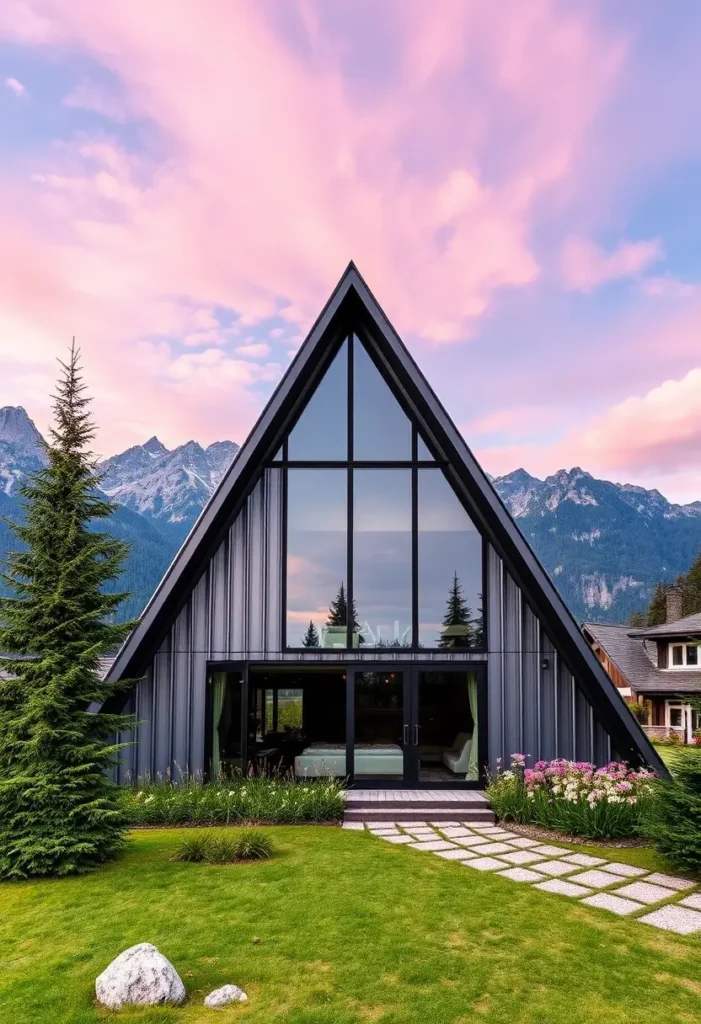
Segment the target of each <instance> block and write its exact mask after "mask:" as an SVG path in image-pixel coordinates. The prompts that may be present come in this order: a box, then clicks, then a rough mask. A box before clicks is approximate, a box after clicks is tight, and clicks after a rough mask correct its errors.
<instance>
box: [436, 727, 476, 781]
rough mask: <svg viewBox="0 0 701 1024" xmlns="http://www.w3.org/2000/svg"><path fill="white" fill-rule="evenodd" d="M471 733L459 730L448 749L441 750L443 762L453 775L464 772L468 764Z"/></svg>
mask: <svg viewBox="0 0 701 1024" xmlns="http://www.w3.org/2000/svg"><path fill="white" fill-rule="evenodd" d="M471 750H472V733H468V732H459V733H458V734H457V736H456V737H455V739H454V740H453V745H452V747H451V749H450V750H444V751H443V764H444V765H445V766H446V768H448V770H449V771H451V772H452V773H453V775H458V774H464V773H466V772H467V770H468V768H469V766H470V751H471Z"/></svg>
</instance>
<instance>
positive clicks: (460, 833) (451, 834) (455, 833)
mask: <svg viewBox="0 0 701 1024" xmlns="http://www.w3.org/2000/svg"><path fill="white" fill-rule="evenodd" d="M437 827H438V828H439V829H440V831H441V832H442V833H443V835H444V836H448V838H449V839H458V838H460V839H462V838H463V837H464V836H471V835H472V834H473V833H472V832H470V830H469V829H466V828H463V827H457V828H453V827H452V826H451V827H449V828H444V827H443V826H441V825H439V826H437ZM475 838H477V837H475ZM480 839H482V836H480Z"/></svg>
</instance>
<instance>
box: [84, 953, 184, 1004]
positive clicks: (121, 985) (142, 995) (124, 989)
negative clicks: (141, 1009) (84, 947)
mask: <svg viewBox="0 0 701 1024" xmlns="http://www.w3.org/2000/svg"><path fill="white" fill-rule="evenodd" d="M95 995H96V996H97V1001H98V1003H102V1005H103V1006H109V1007H110V1009H112V1010H118V1009H119V1008H120V1007H121V1006H159V1005H161V1004H162V1003H182V1002H183V1000H184V999H185V996H186V992H185V986H184V985H183V983H182V981H181V980H180V977H179V975H178V972H177V971H176V970H175V968H174V967H173V965H172V963H171V962H170V960H166V958H165V957H164V956H163V954H162V953H159V952H158V950H157V949H156V947H155V946H152V945H151V943H150V942H140V943H139V944H138V946H131V947H130V948H129V949H125V950H124V952H123V953H120V954H119V956H118V957H117V958H116V959H115V960H113V961H112V963H111V964H110V965H109V967H107V968H106V969H105V970H104V971H103V972H102V974H101V975H100V976H99V978H98V979H97V980H96V982H95Z"/></svg>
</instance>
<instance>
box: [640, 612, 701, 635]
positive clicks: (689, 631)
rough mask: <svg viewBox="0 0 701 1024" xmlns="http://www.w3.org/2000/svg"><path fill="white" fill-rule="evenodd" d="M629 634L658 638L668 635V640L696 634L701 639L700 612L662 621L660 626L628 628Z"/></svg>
mask: <svg viewBox="0 0 701 1024" xmlns="http://www.w3.org/2000/svg"><path fill="white" fill-rule="evenodd" d="M629 633H630V635H631V636H650V637H656V638H657V639H658V640H662V639H664V637H666V636H668V637H669V638H670V640H671V639H672V638H673V637H675V636H696V637H698V638H700V639H701V612H695V614H694V615H685V616H684V618H683V619H676V620H675V621H674V622H663V623H662V625H661V626H648V627H647V628H645V629H630V628H629Z"/></svg>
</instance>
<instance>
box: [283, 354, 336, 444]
mask: <svg viewBox="0 0 701 1024" xmlns="http://www.w3.org/2000/svg"><path fill="white" fill-rule="evenodd" d="M347 410H348V343H347V342H346V341H344V342H343V344H342V345H341V348H340V349H339V351H338V352H337V354H336V356H335V358H334V359H333V361H332V363H331V365H330V366H329V368H328V370H327V371H326V373H325V374H324V376H323V377H322V378H321V381H320V383H319V385H318V386H317V389H316V391H314V393H313V394H312V396H311V398H310V399H309V401H308V402H307V405H306V406H305V408H304V410H303V411H302V414H301V416H300V417H299V419H298V420H297V422H296V424H295V425H294V427H293V428H292V430H291V432H290V435H289V438H288V442H287V457H288V459H290V460H293V461H304V462H309V461H311V462H331V461H340V462H344V461H345V460H346V459H347V457H348V411H347Z"/></svg>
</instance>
